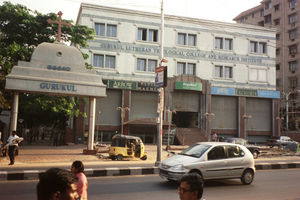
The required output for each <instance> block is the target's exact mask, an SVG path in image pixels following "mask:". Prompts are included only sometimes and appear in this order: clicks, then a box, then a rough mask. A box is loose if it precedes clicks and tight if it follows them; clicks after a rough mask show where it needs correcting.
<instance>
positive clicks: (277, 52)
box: [276, 48, 280, 56]
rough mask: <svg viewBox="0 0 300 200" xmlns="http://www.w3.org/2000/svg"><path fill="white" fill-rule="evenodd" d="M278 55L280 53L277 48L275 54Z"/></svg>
mask: <svg viewBox="0 0 300 200" xmlns="http://www.w3.org/2000/svg"><path fill="white" fill-rule="evenodd" d="M279 55H280V49H279V48H277V49H276V56H279Z"/></svg>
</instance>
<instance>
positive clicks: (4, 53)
mask: <svg viewBox="0 0 300 200" xmlns="http://www.w3.org/2000/svg"><path fill="white" fill-rule="evenodd" d="M48 19H52V20H56V21H58V16H57V14H55V13H49V14H45V15H44V14H41V13H39V12H37V11H32V10H30V9H28V8H26V7H25V6H23V5H20V4H16V5H14V4H12V3H10V2H4V3H3V5H2V6H0V113H1V111H2V110H3V109H10V105H11V101H12V93H11V92H9V91H6V90H4V87H5V76H6V75H7V74H9V73H10V72H11V70H12V67H13V66H15V65H17V62H18V61H19V60H21V61H30V58H31V55H32V53H33V51H34V49H35V48H36V47H37V46H38V45H39V44H40V43H42V42H50V43H51V42H54V41H55V38H56V35H57V32H58V28H57V26H58V25H57V24H49V23H48V22H47V20H48ZM63 21H65V22H67V23H72V21H70V20H63ZM61 31H62V35H61V41H62V42H68V43H71V44H73V45H75V46H81V47H86V46H87V40H91V39H93V37H94V34H95V33H94V30H93V29H91V28H88V27H86V26H78V25H73V26H72V27H65V26H62V30H61ZM83 56H84V57H85V58H87V55H85V54H83ZM86 66H88V65H87V64H86ZM28 113H30V116H28ZM73 114H75V115H76V114H78V109H77V103H76V101H75V98H73V97H61V96H60V97H56V96H45V95H37V94H20V109H19V116H20V117H22V118H24V119H25V121H26V119H30V117H33V116H34V119H38V120H34V123H41V124H45V125H49V124H48V123H49V121H50V120H51V119H52V120H53V119H59V120H61V123H62V124H63V123H65V122H66V119H68V117H69V116H71V115H73ZM45 117H47V120H44V118H45ZM31 119H32V118H31ZM49 119H50V120H49ZM29 121H33V120H28V121H27V122H29ZM55 123H57V122H55ZM28 125H29V126H34V124H28Z"/></svg>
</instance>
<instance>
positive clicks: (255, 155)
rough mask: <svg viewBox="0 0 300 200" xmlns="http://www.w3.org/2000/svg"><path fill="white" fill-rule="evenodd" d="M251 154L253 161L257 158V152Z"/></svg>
mask: <svg viewBox="0 0 300 200" xmlns="http://www.w3.org/2000/svg"><path fill="white" fill-rule="evenodd" d="M252 154H253V158H254V159H256V158H258V152H257V151H253V153H252Z"/></svg>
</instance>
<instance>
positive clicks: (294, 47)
mask: <svg viewBox="0 0 300 200" xmlns="http://www.w3.org/2000/svg"><path fill="white" fill-rule="evenodd" d="M297 49H298V48H297V44H294V45H291V46H289V54H290V55H292V56H295V55H296V53H297Z"/></svg>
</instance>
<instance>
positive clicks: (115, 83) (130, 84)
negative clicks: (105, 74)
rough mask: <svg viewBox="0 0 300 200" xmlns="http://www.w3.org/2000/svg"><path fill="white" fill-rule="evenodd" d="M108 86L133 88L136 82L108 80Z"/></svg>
mask: <svg viewBox="0 0 300 200" xmlns="http://www.w3.org/2000/svg"><path fill="white" fill-rule="evenodd" d="M107 85H108V88H115V89H125V90H126V89H127V90H135V89H136V82H129V81H116V80H109V81H108V84H107Z"/></svg>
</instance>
